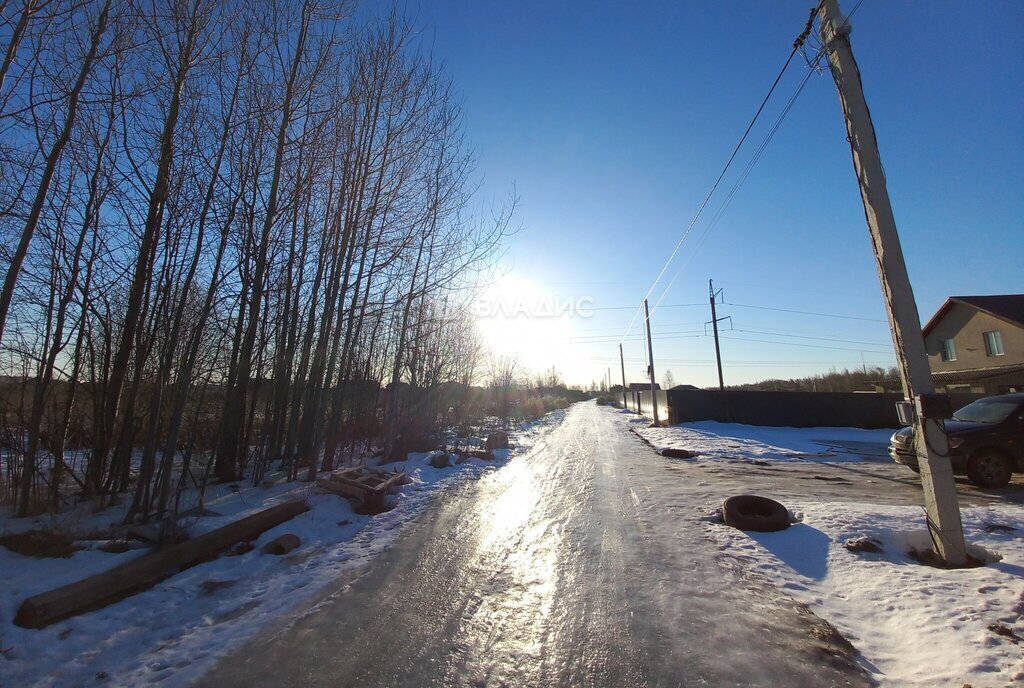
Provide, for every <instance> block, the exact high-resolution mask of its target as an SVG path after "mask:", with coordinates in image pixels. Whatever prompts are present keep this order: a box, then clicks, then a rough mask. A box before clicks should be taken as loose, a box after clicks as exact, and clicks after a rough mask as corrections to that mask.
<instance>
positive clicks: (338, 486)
mask: <svg viewBox="0 0 1024 688" xmlns="http://www.w3.org/2000/svg"><path fill="white" fill-rule="evenodd" d="M404 480H405V473H402V472H401V471H376V470H372V469H369V468H365V467H354V468H342V469H340V470H337V471H334V472H333V473H331V474H330V475H329V476H327V477H326V478H320V479H318V480H317V481H316V486H317V487H318V488H320V489H321V490H324V491H325V492H331V493H333V494H336V495H339V496H341V497H345V498H346V499H349V500H351V501H352V502H353V504H355V506H357V507H361V508H362V509H364V510H366V511H370V512H375V511H382V510H383V509H384V497H385V496H386V495H387V494H388V492H390V491H392V490H393V489H395V488H397V487H398V486H399V485H402V484H403V481H404Z"/></svg>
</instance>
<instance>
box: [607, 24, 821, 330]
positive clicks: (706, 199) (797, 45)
mask: <svg viewBox="0 0 1024 688" xmlns="http://www.w3.org/2000/svg"><path fill="white" fill-rule="evenodd" d="M817 14H818V8H817V6H815V7H814V8H812V9H811V11H810V16H809V17H808V18H807V24H806V25H805V27H804V30H803V32H802V33H801V34H800V35H799V36H798V37H797V39H796V40H795V41H793V49H792V50H791V51H790V53H789V57H787V58H786V62H785V64H783V65H782V69H780V70H779V74H778V76H776V77H775V81H774V82H772V86H771V88H769V89H768V93H767V94H766V95H765V97H764V98H763V99H762V100H761V104H760V105H759V106H758V108H757V112H755V113H754V117H753V118H752V119H751V120H750V124H748V125H747V128H746V129H745V130H744V131H743V135H742V136H741V137H740V140H739V142H738V143H737V144H736V146H735V147H734V148H733V150H732V154H731V155H730V156H729V159H728V160H727V161H726V163H725V167H723V168H722V171H721V172H720V173H719V175H718V179H716V180H715V183H714V184H713V185H712V186H711V190H710V191H708V194H707V196H705V197H704V201H703V202H702V203H701V204H700V207H699V208H698V209H697V214H696V215H694V216H693V219H692V220H690V224H689V225H688V226H687V228H686V231H684V232H683V235H682V236H681V237H680V238H679V241H677V242H676V245H675V248H673V249H672V253H670V254H669V257H668V260H666V261H665V265H663V266H662V268H661V271H660V272H659V273H658V276H657V277H655V278H654V282H653V283H652V284H651V286H650V288H649V289H648V290H647V293H646V294H645V295H644V298H643V300H647V299H648V298H650V296H651V294H652V293H653V292H654V289H655V288H656V287H657V286H658V282H660V281H661V278H662V277H663V276H664V275H665V271H666V270H667V269H668V266H669V265H670V264H671V263H672V261H673V259H675V257H676V253H678V252H679V248H680V247H681V246H682V245H683V242H684V241H686V237H688V236H689V235H690V231H691V230H692V229H693V226H694V225H695V224H697V220H698V219H700V216H701V214H702V213H703V212H704V208H706V207H707V205H708V202H709V201H710V200H711V197H712V196H713V195H714V193H715V190H716V189H718V185H719V184H721V183H722V179H723V178H724V177H725V174H726V172H728V171H729V167H731V166H732V163H733V160H735V159H736V155H737V154H738V153H739V151H740V148H741V147H742V146H743V143H744V141H746V140H747V136H748V135H749V134H750V130H751V129H753V128H754V124H755V123H756V122H757V120H758V118H759V117H760V116H761V112H763V111H764V108H765V105H767V104H768V100H769V99H770V98H771V97H772V94H773V93H774V92H775V88H776V87H777V86H778V85H779V82H780V81H782V77H783V75H784V74H785V73H786V70H787V69H788V68H789V65H790V63H791V62H792V61H793V56H795V55H796V53H797V51H798V50H799V49H800V46H801V45H803V42H804V40H805V39H806V38H807V36H808V35H809V34H810V32H811V26H812V24H813V23H814V17H815V16H816V15H817ZM639 314H640V306H637V309H636V312H635V313H634V314H633V319H632V320H630V323H629V326H628V327H627V328H626V332H625V334H624V335H623V336H625V335H628V334H629V332H630V330H632V329H633V325H634V324H635V323H636V318H637V316H638V315H639Z"/></svg>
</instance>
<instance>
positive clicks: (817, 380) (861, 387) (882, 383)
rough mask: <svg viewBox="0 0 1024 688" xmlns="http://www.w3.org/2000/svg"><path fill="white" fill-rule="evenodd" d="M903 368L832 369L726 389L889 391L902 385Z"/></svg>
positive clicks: (732, 386) (728, 386)
mask: <svg viewBox="0 0 1024 688" xmlns="http://www.w3.org/2000/svg"><path fill="white" fill-rule="evenodd" d="M899 380H900V376H899V369H898V368H897V367H896V366H893V367H891V368H882V367H874V368H856V369H854V370H850V369H849V368H844V369H843V370H836V369H832V370H830V371H829V372H827V373H821V374H819V375H809V376H807V377H801V378H796V379H790V380H779V379H775V378H773V379H770V380H762V381H761V382H751V383H748V384H744V385H727V386H726V389H734V390H760V391H771V392H874V391H876V390H878V389H879V388H883V389H886V390H889V391H892V390H898V389H899V388H900V382H899Z"/></svg>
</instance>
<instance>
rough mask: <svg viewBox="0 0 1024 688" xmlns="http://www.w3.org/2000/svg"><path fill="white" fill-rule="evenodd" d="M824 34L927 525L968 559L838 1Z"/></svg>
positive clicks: (938, 540)
mask: <svg viewBox="0 0 1024 688" xmlns="http://www.w3.org/2000/svg"><path fill="white" fill-rule="evenodd" d="M821 40H822V44H823V45H825V47H826V48H827V50H828V60H829V63H830V65H831V67H832V76H833V78H834V79H835V82H836V88H837V89H838V91H839V102H840V105H841V106H842V109H843V116H844V118H845V119H846V131H847V141H849V142H850V149H851V151H852V153H853V167H854V170H855V171H856V173H857V181H858V183H859V184H860V195H861V200H862V201H863V203H864V214H865V216H866V217H867V223H868V229H869V230H870V232H871V243H872V246H873V248H874V251H875V259H876V261H877V265H878V277H879V279H880V280H881V283H882V293H883V294H884V296H885V304H886V309H887V311H888V315H889V326H890V329H891V330H892V338H893V344H894V347H895V350H896V360H897V362H898V364H899V369H900V378H901V381H902V383H903V394H904V396H905V398H906V399H907V401H911V400H913V402H914V406H915V410H916V412H915V413H914V437H915V440H916V441H915V443H916V450H917V459H918V465H919V466H920V469H921V484H922V486H923V487H924V498H925V508H926V510H927V512H928V521H929V523H928V526H929V530H930V532H931V534H932V541H933V542H934V543H935V546H936V549H937V550H938V552H937V553H938V554H939V556H940V557H942V559H943V560H944V561H945V562H946V564H947V565H949V566H954V567H956V566H964V565H965V564H966V563H967V552H966V545H965V543H964V532H963V525H962V523H961V521H960V507H959V504H958V502H957V495H956V484H955V482H954V481H953V470H952V467H951V465H950V460H949V440H948V438H947V437H946V430H945V424H944V423H943V418H945V417H947V415H948V412H946V409H943V408H942V403H941V401H942V400H941V399H937V398H936V396H935V395H934V391H935V387H934V385H933V384H932V377H931V370H930V368H929V366H928V354H927V351H926V350H925V345H924V336H923V335H922V333H921V318H920V316H919V315H918V312H917V304H916V302H915V301H914V291H913V289H912V288H911V286H910V278H909V277H908V275H907V268H906V264H905V263H904V260H903V250H902V248H901V247H900V239H899V235H898V234H897V232H896V220H895V218H894V217H893V213H892V206H891V205H890V203H889V193H888V191H887V190H886V184H885V172H884V170H883V168H882V161H881V158H880V157H879V153H878V147H877V145H878V144H877V141H876V139H875V128H874V125H873V124H872V122H871V114H870V113H869V112H868V106H867V103H866V101H865V100H864V91H863V86H862V84H861V79H860V72H859V70H858V69H857V62H856V60H855V59H854V57H853V50H852V48H851V47H850V23H849V22H848V21H847V20H846V18H845V17H844V16H842V15H841V14H840V12H839V4H838V2H837V0H824V1H823V2H822V4H821ZM936 401H938V402H940V403H938V404H935V403H934V402H936ZM946 407H947V408H948V401H947V402H946Z"/></svg>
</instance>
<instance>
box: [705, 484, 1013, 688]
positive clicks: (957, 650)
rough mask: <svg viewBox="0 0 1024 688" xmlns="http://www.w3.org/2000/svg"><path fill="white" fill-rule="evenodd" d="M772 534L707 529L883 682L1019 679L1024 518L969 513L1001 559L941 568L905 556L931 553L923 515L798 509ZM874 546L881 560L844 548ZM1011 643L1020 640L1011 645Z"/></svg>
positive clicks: (973, 532) (879, 509) (976, 539)
mask: <svg viewBox="0 0 1024 688" xmlns="http://www.w3.org/2000/svg"><path fill="white" fill-rule="evenodd" d="M787 506H789V507H790V508H791V509H794V508H795V509H796V510H802V511H803V514H802V516H803V521H802V522H801V523H797V524H794V525H793V526H792V527H790V528H789V529H787V530H784V531H781V532H777V533H744V532H742V531H739V530H735V529H733V528H730V527H728V526H725V525H722V524H713V525H712V526H711V527H709V531H710V533H711V536H712V538H713V540H714V541H715V542H716V543H717V544H718V545H719V548H720V549H721V550H722V551H723V553H725V554H726V556H731V557H734V558H736V559H738V560H740V561H742V562H744V563H746V564H747V565H749V566H750V567H751V568H753V569H754V570H755V571H757V574H756V575H760V576H763V577H764V578H765V579H767V581H769V582H770V583H772V584H774V585H776V586H779V587H780V588H782V589H784V590H785V591H787V592H788V593H789V594H791V595H792V596H793V597H794V598H796V599H797V600H799V601H800V602H803V603H805V604H807V605H808V606H809V607H810V608H811V610H813V611H814V612H815V613H816V614H818V615H819V616H821V617H822V618H824V619H826V620H828V621H829V622H830V623H832V624H833V625H834V626H835V627H836V628H838V629H839V631H840V632H842V633H843V635H845V636H846V637H847V638H848V639H849V640H850V641H851V642H852V643H853V644H854V645H855V646H856V647H857V649H858V650H860V652H861V654H862V656H863V663H864V666H865V668H867V669H868V671H870V672H871V674H872V675H873V676H874V678H875V679H876V680H878V681H879V683H880V684H881V685H883V686H952V685H961V684H962V683H970V684H972V685H974V686H976V687H978V688H980V686H996V685H1000V686H1001V685H1011V684H1015V683H1019V682H1020V681H1022V680H1024V652H1022V649H1024V643H1022V641H1024V577H1022V576H1024V516H1022V515H1021V514H1020V510H1019V508H1018V507H1016V506H998V507H996V506H993V507H987V508H970V509H965V510H964V512H963V521H964V531H965V535H966V537H967V540H968V543H970V546H971V547H972V550H973V553H974V554H983V552H981V551H979V550H978V549H977V548H983V549H984V550H987V552H989V553H993V554H997V555H999V556H1000V557H1001V560H999V561H996V562H994V563H990V564H989V565H987V566H981V567H979V568H973V569H962V570H956V571H948V570H943V569H938V568H932V567H929V566H923V565H921V564H919V563H918V562H917V561H915V560H914V559H913V558H912V557H911V556H909V555H908V554H907V552H908V551H910V550H918V551H921V550H927V549H929V548H930V542H929V537H928V532H927V529H926V525H925V518H924V514H923V512H922V510H921V509H920V508H918V507H909V506H908V507H897V506H879V505H871V504H840V503H829V504H823V503H820V502H810V501H808V502H805V503H796V504H792V503H791V504H788V505H787ZM862 537H866V538H871V539H872V540H873V541H874V542H875V543H877V544H878V545H879V546H880V548H881V552H878V553H873V552H867V551H862V552H851V551H848V550H847V549H846V548H844V547H843V543H844V542H846V541H848V540H852V539H857V538H862ZM1014 636H1015V637H1016V639H1015V638H1014Z"/></svg>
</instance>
